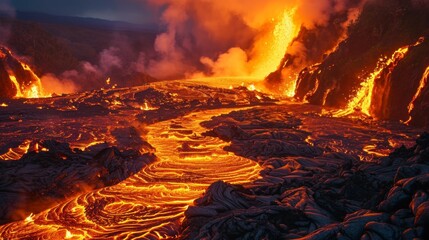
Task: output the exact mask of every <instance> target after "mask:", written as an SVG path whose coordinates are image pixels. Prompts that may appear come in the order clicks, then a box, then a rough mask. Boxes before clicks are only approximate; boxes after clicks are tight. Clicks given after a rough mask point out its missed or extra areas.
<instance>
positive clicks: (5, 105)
mask: <svg viewBox="0 0 429 240" xmlns="http://www.w3.org/2000/svg"><path fill="white" fill-rule="evenodd" d="M8 106H9V105H7V103H2V104H0V107H8Z"/></svg>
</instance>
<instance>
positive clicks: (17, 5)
mask: <svg viewBox="0 0 429 240" xmlns="http://www.w3.org/2000/svg"><path fill="white" fill-rule="evenodd" d="M0 2H9V4H10V5H11V7H12V8H14V9H15V10H18V11H31V12H41V13H48V14H52V15H60V16H78V17H91V18H100V19H108V20H117V21H126V22H132V23H138V24H147V23H155V22H156V21H157V20H158V16H157V14H158V13H157V11H156V10H154V9H153V8H151V7H149V6H148V4H147V2H148V1H147V0H0Z"/></svg>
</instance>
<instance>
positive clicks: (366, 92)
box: [334, 38, 424, 117]
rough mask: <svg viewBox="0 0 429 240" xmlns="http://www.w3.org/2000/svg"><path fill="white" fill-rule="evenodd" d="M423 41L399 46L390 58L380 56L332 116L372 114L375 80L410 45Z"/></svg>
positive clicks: (392, 66)
mask: <svg viewBox="0 0 429 240" xmlns="http://www.w3.org/2000/svg"><path fill="white" fill-rule="evenodd" d="M423 41H424V39H423V38H420V39H419V40H418V41H417V42H416V43H415V44H412V45H407V46H404V47H401V48H399V49H398V50H396V51H395V52H394V53H393V54H392V56H391V57H390V58H387V57H381V58H380V59H379V61H378V63H377V67H376V68H375V70H374V71H373V72H372V73H371V74H369V76H368V77H367V78H366V79H365V80H364V81H363V82H362V83H361V88H360V89H359V90H358V91H357V93H356V95H355V96H354V97H353V98H352V99H351V100H350V101H349V102H348V104H347V106H346V107H345V108H344V109H342V110H340V111H337V112H336V113H334V116H335V117H343V116H346V115H349V114H352V113H354V112H355V111H360V112H362V113H363V114H365V115H367V116H372V115H373V114H372V113H371V106H372V103H371V102H372V95H373V89H374V84H375V81H377V79H378V78H380V76H381V74H382V73H383V72H384V71H388V75H390V74H391V73H392V71H393V70H394V69H395V67H396V66H397V65H398V63H399V62H400V61H401V60H402V59H403V58H404V57H405V56H406V55H407V53H408V50H409V49H410V47H412V46H417V45H419V44H421V43H422V42H423ZM373 117H374V116H373Z"/></svg>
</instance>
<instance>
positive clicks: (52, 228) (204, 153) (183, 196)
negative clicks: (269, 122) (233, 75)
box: [0, 109, 261, 239]
mask: <svg viewBox="0 0 429 240" xmlns="http://www.w3.org/2000/svg"><path fill="white" fill-rule="evenodd" d="M230 111H231V109H222V110H210V111H203V112H197V113H192V114H190V115H188V116H185V117H181V118H179V119H176V120H170V121H164V122H159V123H156V124H154V125H151V126H149V127H148V130H149V134H148V136H147V139H148V141H149V142H150V143H151V144H152V145H153V146H154V147H155V148H156V155H157V156H158V158H159V161H157V162H155V163H154V164H152V165H149V166H147V167H146V168H144V169H143V170H142V171H141V172H140V173H138V174H136V175H135V176H133V177H131V178H129V179H127V180H126V181H123V182H122V183H120V184H118V185H116V186H113V187H108V188H104V189H101V190H97V191H93V192H90V193H88V194H84V195H82V196H80V197H77V198H76V199H74V200H72V201H69V202H66V203H64V204H61V205H59V206H57V207H55V208H52V209H50V210H47V211H45V212H42V213H40V214H38V215H35V216H32V217H31V218H29V220H25V221H22V222H16V223H11V224H9V225H5V226H3V227H1V228H0V232H1V236H2V237H4V238H22V237H25V236H38V237H39V238H66V236H67V237H69V239H87V238H98V239H101V238H103V239H105V238H109V237H110V236H115V237H116V238H119V239H132V238H135V237H137V236H138V237H142V238H154V239H156V238H164V237H174V236H177V235H178V234H179V224H180V221H181V219H182V218H183V216H184V215H183V213H184V211H185V210H186V208H187V207H188V206H189V205H191V204H192V202H193V200H194V199H196V198H198V197H199V196H200V195H201V194H202V193H203V192H204V190H205V189H206V188H207V187H208V186H209V184H210V183H212V182H214V181H217V180H224V181H227V182H230V183H235V184H245V183H249V182H252V181H253V180H256V179H258V177H259V171H260V170H261V168H260V167H259V166H258V164H257V163H255V162H253V161H251V160H249V159H245V158H242V157H237V156H235V155H234V154H233V153H230V152H226V151H224V150H223V147H224V146H226V145H227V143H226V142H223V141H221V140H219V139H218V138H214V137H208V136H203V135H202V133H204V132H205V131H206V129H205V128H203V127H201V126H200V122H202V121H206V120H209V119H210V118H211V117H212V116H216V115H219V114H223V113H228V112H230Z"/></svg>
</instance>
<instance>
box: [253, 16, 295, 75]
mask: <svg viewBox="0 0 429 240" xmlns="http://www.w3.org/2000/svg"><path fill="white" fill-rule="evenodd" d="M295 12H296V8H293V9H291V10H286V11H285V12H284V13H283V16H281V17H279V18H272V19H271V21H272V23H274V24H275V26H274V29H273V30H272V32H270V33H269V34H266V35H265V36H264V37H262V38H261V39H259V41H258V42H256V44H255V46H254V49H253V52H252V59H253V60H252V61H251V65H252V66H251V68H252V70H251V73H250V76H252V77H258V78H261V79H262V78H264V77H266V76H267V75H268V74H270V73H272V72H274V71H275V70H276V69H277V68H278V67H279V64H280V62H281V60H282V58H283V57H284V53H285V52H286V50H287V48H288V46H289V45H290V43H291V42H292V40H293V39H294V38H295V37H296V35H297V34H298V30H299V27H298V26H297V25H296V24H295V23H294V15H295Z"/></svg>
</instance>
